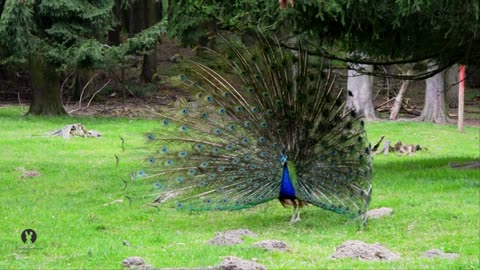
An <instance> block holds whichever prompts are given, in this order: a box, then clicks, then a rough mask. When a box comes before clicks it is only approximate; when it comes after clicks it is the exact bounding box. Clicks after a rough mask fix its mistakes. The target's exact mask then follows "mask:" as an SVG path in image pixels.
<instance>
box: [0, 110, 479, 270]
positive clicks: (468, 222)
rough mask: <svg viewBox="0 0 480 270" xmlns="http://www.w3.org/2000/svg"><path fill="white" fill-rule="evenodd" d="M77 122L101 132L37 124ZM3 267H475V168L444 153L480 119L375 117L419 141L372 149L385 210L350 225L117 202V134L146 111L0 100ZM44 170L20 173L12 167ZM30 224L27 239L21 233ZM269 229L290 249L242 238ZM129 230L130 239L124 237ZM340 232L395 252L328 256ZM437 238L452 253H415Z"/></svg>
mask: <svg viewBox="0 0 480 270" xmlns="http://www.w3.org/2000/svg"><path fill="white" fill-rule="evenodd" d="M76 122H80V123H82V124H84V125H85V126H86V127H87V128H88V129H94V130H98V131H100V132H102V133H103V135H104V136H103V137H102V138H99V139H93V138H72V139H69V140H64V139H62V138H59V137H45V136H41V135H42V134H43V133H44V132H47V131H51V130H54V129H58V128H61V127H63V126H64V125H65V124H69V123H76ZM0 126H1V131H0V146H1V152H0V153H1V154H0V181H1V188H0V213H1V214H0V218H1V221H0V240H1V241H0V269H5V268H9V269H27V268H28V269H51V268H56V269H66V268H73V269H92V268H104V269H105V268H108V269H112V268H113V269H121V261H122V260H123V259H124V258H126V257H129V256H141V257H143V258H144V259H145V260H146V261H147V263H149V264H152V265H154V266H156V267H170V268H174V267H177V268H178V267H201V266H204V267H205V266H209V265H218V264H219V263H220V262H221V261H222V260H223V257H224V256H228V255H234V256H238V257H242V258H244V259H252V258H256V259H257V261H258V262H259V263H261V264H263V265H265V266H266V267H267V268H268V269H320V268H322V269H324V268H339V269H351V268H368V269H371V268H377V269H380V268H381V269H393V268H395V269H398V268H402V269H452V268H456V269H460V268H461V269H478V268H479V267H480V263H479V254H480V247H479V245H480V244H479V229H480V225H479V223H480V213H479V200H480V197H479V196H480V194H479V192H480V174H479V171H478V170H453V169H450V168H449V167H448V163H449V162H452V161H467V160H472V159H478V158H479V151H480V150H479V129H478V128H472V127H467V128H466V129H465V133H458V132H457V131H456V127H455V126H439V125H433V124H428V123H412V122H373V123H369V124H368V125H367V129H368V135H369V139H370V140H371V141H372V142H373V143H375V142H376V140H377V139H378V138H379V137H380V135H382V134H385V135H386V139H389V140H391V141H392V142H393V143H395V142H396V141H397V140H401V141H402V142H405V143H414V144H420V145H422V146H425V147H427V148H428V151H421V152H418V153H417V154H415V155H414V156H411V157H408V156H402V157H399V156H396V155H389V156H387V157H384V156H383V155H379V156H376V157H375V161H374V179H373V183H374V189H373V198H372V203H371V208H377V207H391V208H393V209H394V215H393V216H391V217H387V218H383V219H379V220H370V221H369V222H368V226H367V227H365V228H363V229H361V230H358V227H357V224H356V223H354V222H352V221H350V220H349V219H348V218H347V217H344V216H341V215H337V214H334V213H330V212H327V211H324V210H321V209H319V208H315V207H308V208H307V209H306V210H305V211H304V213H303V215H302V221H301V222H300V223H297V224H294V225H290V224H289V223H288V221H289V219H290V215H291V210H290V209H284V208H282V207H281V206H280V204H279V203H278V202H271V203H268V204H264V205H260V206H257V207H254V208H251V209H247V210H241V211H236V212H202V213H193V214H188V213H184V212H177V211H175V210H173V209H154V208H140V207H137V206H136V205H133V206H131V205H129V204H128V202H127V201H126V200H125V201H124V202H123V203H116V204H111V205H108V206H104V205H105V204H108V203H109V202H112V201H114V200H117V199H124V198H123V187H124V184H123V182H122V180H123V179H127V178H128V177H129V176H128V175H129V172H130V171H132V170H135V169H136V168H138V166H139V165H138V164H139V163H137V162H135V161H132V160H129V159H124V160H122V162H121V163H120V165H119V166H118V167H115V158H114V154H120V153H121V146H120V145H121V144H120V140H119V138H118V136H122V137H124V138H125V140H126V146H127V147H128V148H129V149H130V148H135V147H138V146H141V145H142V140H143V137H142V135H143V133H144V132H146V131H149V130H152V129H154V128H155V127H157V126H158V123H157V122H156V121H155V120H140V119H135V120H132V119H118V118H78V117H64V118H58V117H57V118H32V117H24V116H22V115H21V112H20V109H19V108H18V107H7V108H0ZM20 166H23V167H25V168H26V169H28V170H37V171H39V172H40V173H41V174H42V175H41V176H39V177H34V178H20V175H21V172H19V171H18V170H17V168H18V167H20ZM27 228H32V229H34V230H35V231H36V232H37V234H38V238H37V241H36V242H35V249H30V250H28V249H26V248H25V246H24V244H23V242H22V241H21V239H20V234H21V232H22V231H23V230H24V229H27ZM238 228H247V229H250V230H252V231H254V232H256V233H258V237H257V238H248V237H247V238H246V242H245V243H243V244H240V245H236V246H231V247H218V246H209V245H207V244H206V242H207V241H208V240H209V239H210V238H212V237H213V236H214V233H215V232H216V231H224V230H228V229H238ZM266 239H277V240H282V241H285V242H287V244H288V245H289V247H290V248H291V250H290V251H288V252H266V251H263V250H259V249H256V248H253V247H251V244H252V243H254V242H256V241H259V240H266ZM122 240H127V241H129V242H130V243H131V246H124V245H123V244H122ZM346 240H361V241H364V242H367V243H374V242H379V243H381V244H383V245H384V246H386V247H387V248H388V249H390V250H391V251H393V252H397V253H399V254H400V255H401V259H400V260H398V261H394V262H380V261H377V262H365V261H358V260H350V259H345V260H332V259H329V256H330V255H331V254H332V253H333V252H334V250H335V247H336V246H338V245H340V244H341V243H342V242H344V241H346ZM433 248H438V249H441V250H443V251H445V252H455V253H459V255H460V257H459V258H458V259H455V260H445V259H424V258H421V257H420V256H421V254H422V253H423V252H424V251H426V250H428V249H433Z"/></svg>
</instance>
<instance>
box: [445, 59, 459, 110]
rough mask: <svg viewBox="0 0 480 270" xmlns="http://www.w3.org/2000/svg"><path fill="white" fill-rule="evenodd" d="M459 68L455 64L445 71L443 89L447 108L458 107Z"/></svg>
mask: <svg viewBox="0 0 480 270" xmlns="http://www.w3.org/2000/svg"><path fill="white" fill-rule="evenodd" d="M459 69H460V66H459V65H457V64H455V65H453V66H452V67H451V68H449V69H448V70H447V71H446V74H445V89H446V96H445V98H446V101H447V105H448V107H449V108H457V107H458V83H459V81H458V72H459Z"/></svg>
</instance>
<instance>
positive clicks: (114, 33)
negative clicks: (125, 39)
mask: <svg viewBox="0 0 480 270" xmlns="http://www.w3.org/2000/svg"><path fill="white" fill-rule="evenodd" d="M121 5H122V1H120V0H115V3H114V5H113V14H114V15H115V18H116V19H117V25H116V26H115V27H114V28H113V29H112V30H110V31H108V43H109V44H110V45H113V46H118V45H120V32H121V31H122V7H121Z"/></svg>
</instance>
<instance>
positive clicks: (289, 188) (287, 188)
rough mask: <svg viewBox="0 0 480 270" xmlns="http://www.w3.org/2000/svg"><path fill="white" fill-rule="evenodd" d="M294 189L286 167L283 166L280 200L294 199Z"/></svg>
mask: <svg viewBox="0 0 480 270" xmlns="http://www.w3.org/2000/svg"><path fill="white" fill-rule="evenodd" d="M295 198H296V197H295V188H294V187H293V184H292V181H291V180H290V174H289V172H288V167H287V165H286V164H285V165H284V166H283V174H282V183H281V185H280V199H292V200H293V199H295Z"/></svg>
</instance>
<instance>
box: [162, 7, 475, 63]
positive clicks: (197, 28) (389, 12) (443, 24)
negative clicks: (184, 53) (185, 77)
mask: <svg viewBox="0 0 480 270" xmlns="http://www.w3.org/2000/svg"><path fill="white" fill-rule="evenodd" d="M174 2H175V4H174V5H173V6H172V10H171V18H172V23H171V24H170V25H169V33H170V34H171V35H173V36H178V37H180V38H181V40H182V41H184V43H186V44H193V43H195V42H196V41H197V40H198V38H199V37H200V36H201V35H203V34H204V33H205V32H208V31H210V30H209V29H205V28H206V27H205V25H206V24H212V23H213V24H214V25H216V26H218V27H220V28H227V29H237V30H238V29H240V30H244V29H246V28H248V27H260V28H264V29H263V30H265V29H267V30H270V31H276V32H277V33H278V32H283V33H294V34H295V35H301V36H304V37H305V38H308V40H310V41H311V42H312V44H311V45H314V47H316V48H317V49H318V51H317V52H318V53H320V54H322V55H324V56H328V57H330V58H340V59H344V60H349V61H350V62H359V63H365V64H375V63H378V64H389V63H390V64H391V63H405V62H418V61H421V60H426V59H436V60H437V63H438V64H439V67H440V69H443V68H445V67H448V66H450V65H452V64H453V63H458V62H460V63H465V64H469V63H479V62H480V50H479V49H478V47H479V44H480V10H479V6H480V3H479V2H478V1H465V2H460V1H452V0H444V1H436V0H411V1H383V0H324V1H317V0H298V1H295V5H294V7H293V8H287V9H282V10H280V9H279V7H278V3H277V1H272V0H258V1H251V0H248V1H240V0H236V1H228V2H225V1H218V0H210V1H196V0H179V1H174ZM284 36H285V35H284ZM339 52H340V53H339ZM345 52H361V53H362V57H361V58H360V57H356V58H352V59H346V57H345ZM357 55H358V54H357ZM365 55H368V56H370V57H368V58H366V57H365ZM437 71H438V70H437Z"/></svg>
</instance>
